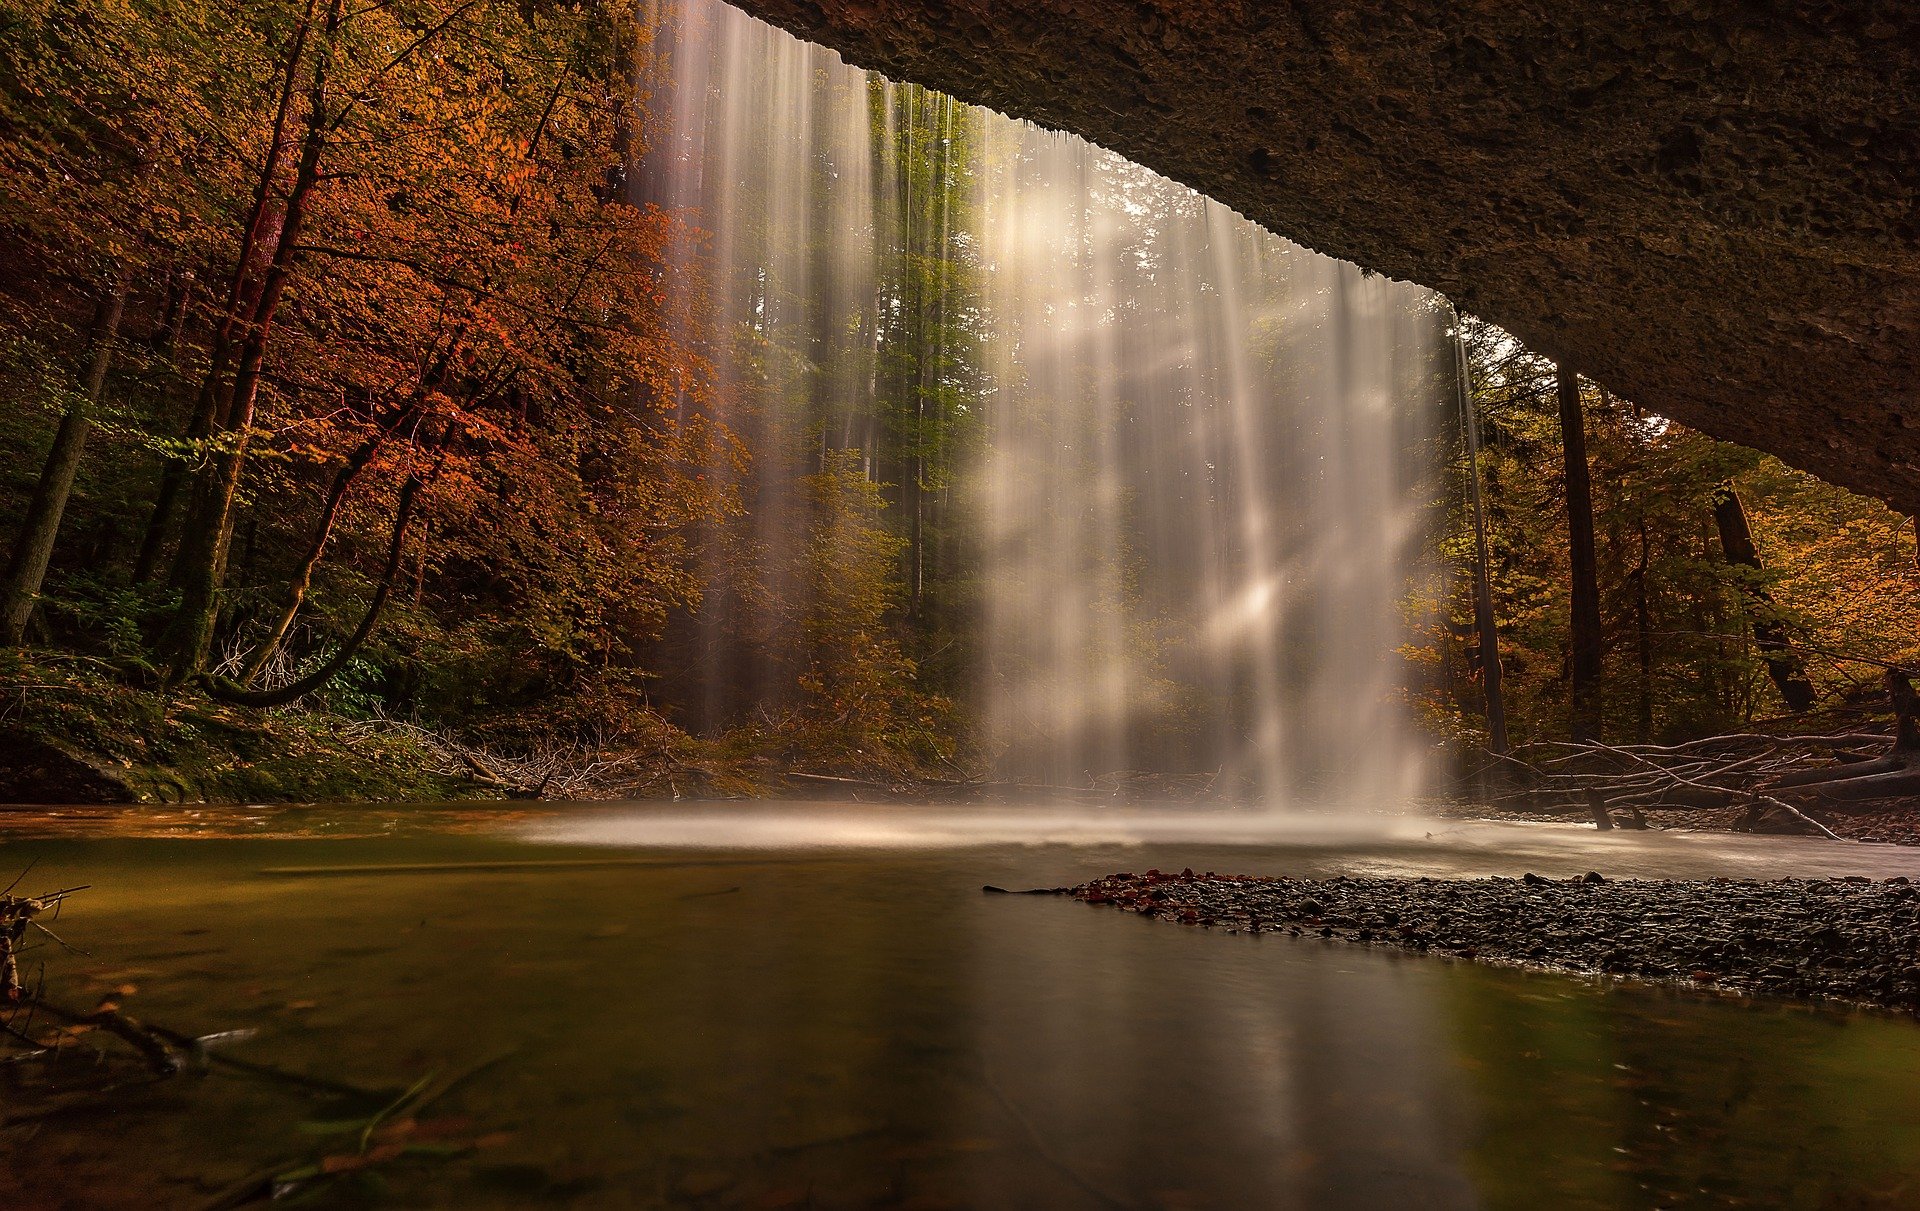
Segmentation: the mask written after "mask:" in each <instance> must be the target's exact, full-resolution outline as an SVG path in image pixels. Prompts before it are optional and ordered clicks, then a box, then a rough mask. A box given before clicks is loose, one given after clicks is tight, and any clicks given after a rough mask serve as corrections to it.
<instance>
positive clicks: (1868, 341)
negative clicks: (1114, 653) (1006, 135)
mask: <svg viewBox="0 0 1920 1211" xmlns="http://www.w3.org/2000/svg"><path fill="white" fill-rule="evenodd" d="M739 2H740V4H741V6H742V7H743V8H745V9H747V10H748V11H750V12H753V13H755V14H757V15H759V16H761V17H764V18H766V19H767V20H770V21H772V22H774V23H775V24H778V25H781V26H784V27H785V28H787V29H789V30H792V31H793V32H795V33H798V34H800V35H802V36H803V37H807V38H811V39H813V40H815V41H819V42H824V43H827V44H828V45H831V46H834V47H836V48H838V49H839V50H841V51H842V52H843V53H844V54H846V55H847V57H848V58H850V59H851V60H852V61H853V62H855V63H858V64H861V65H863V66H867V67H872V68H877V69H879V70H882V71H885V72H887V73H888V74H890V75H893V76H895V77H898V78H903V79H912V80H917V81H920V82H922V83H925V84H928V85H930V86H933V87H937V88H941V89H944V90H946V91H948V92H951V93H953V94H955V95H956V96H959V97H961V98H963V99H965V100H969V101H975V102H979V103H981V104H985V105H989V106H991V107H993V108H995V109H999V110H1002V111H1004V112H1006V113H1009V114H1012V115H1014V116H1016V117H1024V118H1031V119H1033V120H1035V121H1038V122H1042V123H1044V124H1047V125H1050V126H1055V127H1061V128H1065V129H1068V130H1072V131H1074V132H1076V133H1078V134H1081V135H1083V136H1085V137H1087V138H1088V139H1091V140H1092V141H1094V142H1096V143H1099V144H1101V145H1103V146H1106V147H1109V148H1112V149H1113V150H1115V151H1118V152H1121V153H1122V154H1124V155H1127V156H1129V157H1131V158H1133V159H1135V160H1137V161H1139V162H1140V163H1142V164H1145V165H1147V166H1149V167H1151V168H1154V169H1157V170H1158V171H1160V172H1162V173H1165V174H1166V175H1168V176H1171V177H1173V178H1175V179H1177V180H1180V181H1184V182H1186V183H1187V184H1189V185H1192V186H1194V187H1195V188H1197V189H1200V190H1203V191H1205V192H1206V193H1208V194H1211V195H1212V196H1214V197H1216V198H1219V199H1220V200H1221V201H1223V202H1226V203H1228V204H1229V205H1231V206H1233V207H1235V208H1236V209H1238V210H1240V211H1241V212H1242V213H1244V214H1246V215H1248V216H1249V217H1251V218H1253V219H1255V220H1257V221H1259V222H1261V223H1263V224H1265V225H1266V226H1268V227H1269V228H1271V229H1272V230H1274V231H1276V232H1279V233H1280V234H1282V235H1285V236H1288V237H1290V238H1292V239H1294V240H1297V241H1299V242H1301V243H1304V244H1307V245H1309V246H1310V247H1313V248H1316V249H1318V250H1320V251H1321V252H1325V253H1329V254H1332V255H1334V256H1339V257H1345V258H1347V259H1350V260H1353V261H1357V262H1359V263H1360V264H1362V265H1365V266H1368V267H1370V268H1372V269H1376V270H1378V271H1380V272H1382V273H1385V274H1388V275H1390V276H1393V277H1397V278H1405V279H1410V280H1412V281H1416V282H1420V283H1422V284H1424V285H1427V286H1432V287H1435V288H1437V289H1439V290H1441V291H1444V292H1445V293H1446V294H1448V295H1449V296H1451V297H1452V298H1454V299H1455V300H1457V301H1458V302H1459V303H1460V305H1461V306H1462V307H1463V308H1465V309H1467V310H1470V311H1473V312H1475V313H1478V314H1480V315H1482V316H1484V317H1486V318H1487V319H1490V320H1492V321H1494V322H1495V323H1498V324H1500V325H1502V326H1504V327H1506V328H1507V329H1509V330H1510V331H1512V332H1513V333H1515V334H1516V335H1517V336H1519V337H1520V338H1521V339H1522V340H1524V341H1526V342H1527V343H1528V344H1529V345H1531V346H1533V347H1534V348H1537V349H1539V350H1541V351H1542V352H1545V353H1547V354H1549V355H1551V356H1554V357H1557V358H1562V359H1566V360H1570V361H1572V362H1573V363H1575V364H1576V365H1577V366H1579V368H1580V369H1581V370H1582V371H1583V372H1584V373H1586V374H1587V375H1588V376H1589V377H1591V378H1593V379H1596V380H1598V381H1599V382H1601V383H1604V384H1605V385H1607V386H1608V387H1610V388H1611V389H1612V390H1614V391H1615V392H1617V393H1619V394H1622V395H1625V396H1628V397H1630V398H1632V399H1634V400H1635V401H1637V402H1639V403H1640V404H1642V405H1643V406H1645V407H1648V408H1651V409H1654V410H1656V411H1658V412H1661V413H1663V414H1665V415H1669V416H1672V417H1675V418H1676V419H1679V420H1682V421H1684V422H1686V423H1687V424H1690V425H1693V426H1695V427H1697V428H1699V429H1702V430H1704V431H1706V432H1708V433H1712V434H1714V435H1716V436H1718V437H1722V438H1726V439H1729V440H1732V441H1737V442H1741V443H1744V444H1747V445H1750V446H1755V447H1759V448H1761V449H1765V450H1769V451H1772V452H1774V453H1776V454H1779V455H1780V456H1781V457H1782V458H1785V459H1786V460H1787V461H1789V462H1791V463H1794V464H1795V465H1798V466H1801V467H1804V468H1806V469H1808V470H1810V471H1813V472H1816V473H1817V474H1820V475H1822V476H1824V477H1826V478H1827V479H1830V480H1832V481H1834V482H1836V483H1841V484H1845V485H1847V486H1849V487H1852V488H1855V489H1857V490H1861V491H1865V492H1869V493H1873V494H1875V495H1878V496H1880V497H1882V498H1884V499H1886V500H1888V501H1889V502H1891V503H1893V504H1894V505H1895V506H1896V507H1899V508H1902V509H1904V510H1907V511H1915V510H1920V373H1917V372H1920V5H1914V4H1912V3H1910V0H1877V2H1870V0H1860V2H1854V3H1848V2H1829V3H1808V2H1796V0H1758V2H1751V0H1750V2H1748V3H1732V2H1729V0H1653V2H1652V3H1648V2H1647V0H1573V2H1572V3H1565V4H1551V3H1545V2H1544V0H1520V2H1518V3H1516V2H1514V0H1350V2H1349V0H1312V2H1295V3H1282V2H1280V0H1037V2H1032V3H1019V4H1015V3H1008V2H1007V0H739Z"/></svg>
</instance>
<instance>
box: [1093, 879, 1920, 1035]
mask: <svg viewBox="0 0 1920 1211" xmlns="http://www.w3.org/2000/svg"><path fill="white" fill-rule="evenodd" d="M1070 891H1071V894H1072V895H1073V896H1074V898H1075V899H1079V900H1084V901H1086V902H1087V903H1088V904H1105V905H1111V906H1113V907H1115V908H1120V909H1124V910H1126V911H1129V912H1136V913H1140V914H1142V915H1144V916H1152V917H1159V918H1161V919H1163V920H1167V921H1176V922H1179V923H1181V924H1185V925H1211V926H1216V927H1219V928H1224V929H1226V930H1228V931H1229V932H1247V933H1281V934H1287V935H1290V936H1293V937H1320V938H1328V939H1334V940H1339V941H1343V942H1358V943H1362V944H1365V945H1373V946H1395V947H1400V948H1403V949H1407V950H1417V951H1425V952H1432V953H1437V954H1446V955H1453V956H1456V957H1458V958H1463V959H1479V960H1485V961H1492V962H1506V963H1515V964H1523V965H1526V966H1533V967H1543V968H1552V969H1556V970H1561V971H1574V972H1587V973H1600V974H1606V975H1613V976H1623V977H1628V978H1633V979H1642V980H1657V981H1668V982H1679V983H1685V984H1691V985H1694V986H1697V987H1707V988H1714V989H1721V990H1725V991H1730V992H1739V993H1751V994H1758V995H1765V996H1783V997H1812V998H1824V999H1832V1000H1840V1001H1851V1002H1856V1003H1860V1004H1871V1005H1880V1006H1885V1007H1887V1008H1890V1009H1898V1010H1902V1011H1905V1012H1909V1013H1911V1012H1916V1011H1920V887H1916V886H1913V885H1911V884H1910V883H1909V882H1908V880H1906V879H1905V878H1895V879H1890V880H1888V881H1886V882H1883V883H1875V882H1873V881H1871V880H1868V879H1865V878H1857V877H1856V878H1845V879H1783V880H1778V881H1770V882H1758V881H1754V880H1750V879H1710V880H1706V881H1678V880H1612V879H1606V878H1603V877H1601V876H1600V875H1598V874H1587V875H1585V876H1581V877H1576V878H1572V879H1546V878H1542V877H1540V876H1539V875H1531V874H1530V875H1526V876H1525V877H1523V878H1519V879H1504V878H1493V879H1461V880H1455V879H1366V878H1336V879H1286V878H1254V877H1249V876H1240V875H1217V874H1214V873H1213V872H1211V871H1208V872H1207V873H1205V874H1199V875H1196V874H1194V873H1193V872H1192V871H1191V870H1187V871H1182V872H1180V873H1178V874H1166V873H1162V872H1160V871H1158V870H1150V871H1148V872H1146V873H1145V874H1115V875H1108V876H1107V877H1105V878H1103V879H1096V880H1094V881H1093V882H1091V883H1087V884H1084V885H1082V886H1080V887H1075V888H1072V889H1070Z"/></svg>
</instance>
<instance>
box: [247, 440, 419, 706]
mask: <svg viewBox="0 0 1920 1211" xmlns="http://www.w3.org/2000/svg"><path fill="white" fill-rule="evenodd" d="M411 413H412V409H411V408H407V409H403V410H402V411H401V413H400V414H399V417H398V418H397V419H396V420H395V421H394V422H393V423H392V424H391V425H384V426H382V427H381V428H380V429H379V430H378V431H377V432H375V433H374V434H372V435H371V436H369V437H367V438H366V439H365V440H364V441H362V442H361V443H360V444H359V445H358V446H357V447H355V448H354V450H353V452H352V453H351V454H349V455H348V456H347V461H346V462H345V463H344V464H343V465H342V466H341V467H340V469H339V470H338V471H336V472H334V476H333V484H332V486H331V487H329V488H328V490H327V500H326V503H325V504H324V505H322V506H321V509H320V520H319V521H318V522H317V523H316V524H315V525H314V530H313V539H312V541H310V542H309V543H308V544H307V549H306V552H305V554H304V555H302V556H301V559H300V566H299V567H298V568H296V569H295V570H294V574H293V578H292V579H291V580H290V581H288V583H287V598H286V602H285V604H284V605H283V606H282V607H281V610H280V615H279V617H278V618H277V619H276V620H275V621H274V624H273V627H272V629H271V630H269V631H268V632H267V637H266V638H265V639H263V640H261V641H260V646H259V647H257V648H255V649H254V652H253V655H252V656H251V657H249V658H248V660H247V665H246V668H245V669H243V670H242V671H241V673H240V678H239V680H240V684H241V685H252V684H253V683H254V681H255V680H256V679H257V678H258V677H259V676H260V671H261V670H262V669H264V668H265V667H266V666H267V661H269V660H271V659H273V654H274V653H275V652H277V651H279V650H280V645H281V643H282V642H284V641H285V639H286V637H287V632H288V631H289V630H291V629H292V628H293V620H294V619H295V618H296V617H298V616H299V614H300V607H301V605H303V604H304V603H305V602H306V599H307V590H308V588H310V587H311V586H312V584H313V570H314V568H316V567H317V566H319V563H320V556H321V555H322V554H323V553H325V551H326V549H327V541H328V540H329V539H331V538H332V537H333V526H334V523H335V522H336V521H337V520H339V517H340V506H341V504H342V503H344V502H345V500H346V497H347V489H349V488H351V487H352V486H353V483H354V481H355V480H356V479H358V478H359V477H360V473H361V472H362V471H364V470H366V469H367V465H368V464H369V463H371V462H372V461H373V456H374V455H375V454H377V453H379V450H380V447H381V446H382V445H384V444H385V443H386V441H387V439H388V438H389V437H391V436H393V433H394V432H395V430H396V429H398V428H399V426H400V425H401V424H402V423H404V422H405V419H406V417H407V416H409V415H411Z"/></svg>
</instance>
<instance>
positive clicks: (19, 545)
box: [0, 266, 129, 647]
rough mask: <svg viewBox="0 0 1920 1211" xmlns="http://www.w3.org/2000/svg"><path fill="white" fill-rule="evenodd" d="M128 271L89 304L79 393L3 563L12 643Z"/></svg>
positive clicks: (87, 418)
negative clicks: (91, 307) (85, 358)
mask: <svg viewBox="0 0 1920 1211" xmlns="http://www.w3.org/2000/svg"><path fill="white" fill-rule="evenodd" d="M128 276H129V275H128V271H127V269H126V268H125V267H124V266H123V267H122V268H120V269H119V270H117V271H116V276H115V279H114V283H113V285H112V286H111V287H110V288H109V291H108V294H107V296H106V297H105V298H104V299H102V300H101V301H100V303H99V305H98V306H97V307H96V308H95V310H94V320H93V332H92V335H91V337H90V338H89V347H90V351H91V356H90V357H89V358H88V361H87V370H86V379H85V380H84V382H83V384H82V392H81V394H80V395H79V396H78V397H77V398H75V399H74V400H73V402H72V403H71V404H70V405H69V406H68V407H67V410H66V412H65V413H64V414H63V415H62V416H61V417H60V427H59V428H58V429H57V430H56V431H55V432H54V435H53V448H52V449H51V450H49V451H48V452H47V462H46V465H45V467H44V468H43V469H42V470H41V472H40V481H39V483H37V484H36V485H35V486H34V490H33V499H32V500H31V501H29V502H28V504H27V514H26V517H25V518H24V519H23V520H22V522H21V523H20V533H19V536H18V537H17V538H16V539H15V540H14V545H13V554H12V558H11V559H10V560H9V561H8V564H7V579H6V584H5V586H4V588H0V642H4V643H5V644H6V645H7V646H9V647H17V646H18V645H19V644H20V643H21V642H22V641H23V640H25V638H26V634H27V624H28V621H29V620H30V619H32V617H33V609H34V606H35V605H36V604H38V603H39V600H40V589H41V586H42V585H43V584H44V583H45V582H46V578H47V564H48V563H49V562H50V561H51V560H52V559H53V543H54V539H55V538H57V537H58V536H59V533H60V519H61V518H62V517H64V516H65V515H66V511H67V500H68V498H69V497H71V496H72V495H73V481H74V477H75V476H76V475H77V474H78V473H79V470H80V456H81V455H82V454H84V453H85V452H86V447H87V435H88V434H89V433H91V432H92V430H93V410H94V409H95V408H96V407H98V406H99V403H100V396H101V393H102V392H103V391H105V390H106V385H107V370H108V369H109V367H111V365H112V364H113V343H114V339H115V337H117V336H118V335H119V332H120V316H121V314H122V313H123V312H125V310H126V306H127V281H128Z"/></svg>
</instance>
